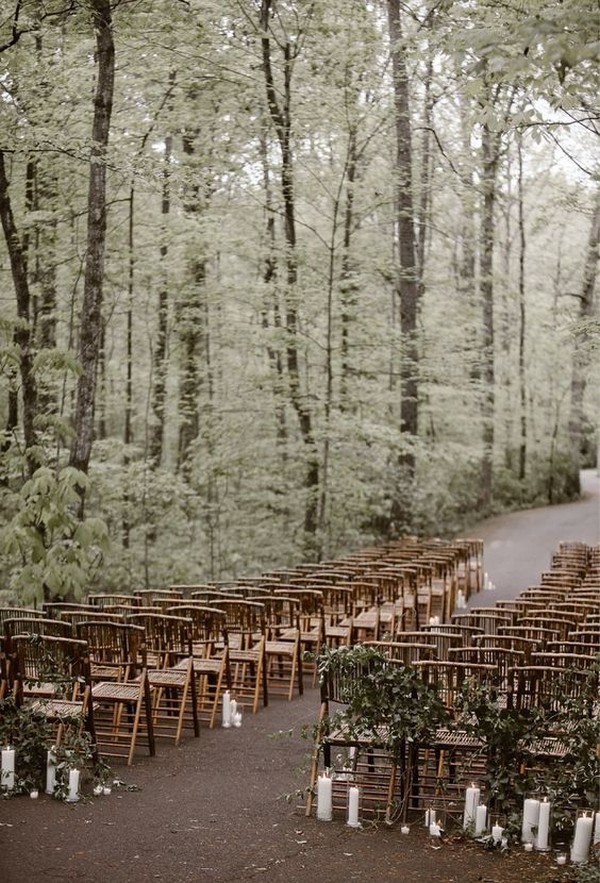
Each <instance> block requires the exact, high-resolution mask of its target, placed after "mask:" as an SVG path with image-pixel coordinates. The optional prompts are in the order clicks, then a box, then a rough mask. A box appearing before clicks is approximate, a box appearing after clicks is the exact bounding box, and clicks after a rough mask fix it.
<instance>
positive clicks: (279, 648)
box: [265, 641, 297, 656]
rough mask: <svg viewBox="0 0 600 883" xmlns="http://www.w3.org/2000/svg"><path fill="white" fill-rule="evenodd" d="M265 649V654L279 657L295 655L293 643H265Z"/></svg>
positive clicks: (295, 650)
mask: <svg viewBox="0 0 600 883" xmlns="http://www.w3.org/2000/svg"><path fill="white" fill-rule="evenodd" d="M265 648H266V651H267V653H272V654H277V655H280V656H286V655H290V656H291V655H293V654H294V653H297V649H296V644H295V643H294V642H293V641H267V643H266V645H265Z"/></svg>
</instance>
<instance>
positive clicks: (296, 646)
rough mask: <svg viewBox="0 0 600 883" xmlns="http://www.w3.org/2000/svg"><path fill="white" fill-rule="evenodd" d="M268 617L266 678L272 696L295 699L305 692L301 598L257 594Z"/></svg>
mask: <svg viewBox="0 0 600 883" xmlns="http://www.w3.org/2000/svg"><path fill="white" fill-rule="evenodd" d="M252 600H253V601H256V602H258V603H259V604H262V605H263V607H264V617H265V638H266V640H265V657H266V677H267V683H268V689H269V695H284V696H286V697H287V699H288V700H291V699H293V697H294V692H295V690H296V689H297V690H298V695H300V696H301V695H302V693H303V692H304V683H303V673H302V647H301V643H300V639H301V629H300V601H299V600H298V599H297V598H288V597H286V596H285V595H257V596H254V597H253V598H252Z"/></svg>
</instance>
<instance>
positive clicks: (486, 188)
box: [478, 125, 499, 511]
mask: <svg viewBox="0 0 600 883" xmlns="http://www.w3.org/2000/svg"><path fill="white" fill-rule="evenodd" d="M498 141H499V136H498V135H497V134H495V133H493V132H492V131H491V130H490V128H489V126H488V125H484V126H483V130H482V136H481V154H482V173H481V190H482V205H481V231H480V257H479V260H480V273H481V281H480V291H481V301H482V311H483V324H482V328H483V339H482V383H483V392H482V402H481V406H482V419H483V432H482V435H483V454H482V458H481V469H480V478H479V499H478V507H479V508H480V509H482V510H484V511H485V510H486V509H488V508H489V506H490V504H491V501H492V466H493V453H494V409H495V391H494V380H495V363H494V276H493V272H494V237H495V218H494V210H495V205H496V178H497V171H498Z"/></svg>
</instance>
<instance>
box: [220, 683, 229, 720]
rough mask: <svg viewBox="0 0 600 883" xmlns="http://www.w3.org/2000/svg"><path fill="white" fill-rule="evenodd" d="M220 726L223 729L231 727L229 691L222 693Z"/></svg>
mask: <svg viewBox="0 0 600 883" xmlns="http://www.w3.org/2000/svg"><path fill="white" fill-rule="evenodd" d="M221 724H222V726H224V727H225V728H227V727H230V726H231V694H230V692H229V690H225V692H224V693H223V707H222V709H221Z"/></svg>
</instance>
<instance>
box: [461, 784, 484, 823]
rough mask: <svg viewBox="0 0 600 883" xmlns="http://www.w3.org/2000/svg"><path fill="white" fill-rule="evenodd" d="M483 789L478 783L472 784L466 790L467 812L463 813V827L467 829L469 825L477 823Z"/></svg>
mask: <svg viewBox="0 0 600 883" xmlns="http://www.w3.org/2000/svg"><path fill="white" fill-rule="evenodd" d="M480 794H481V790H480V789H479V788H478V787H477V785H473V784H472V785H470V786H469V787H468V788H467V790H466V792H465V812H464V815H463V828H464V829H465V830H466V829H467V828H468V827H469V825H474V824H475V817H476V814H477V807H478V806H479V795H480Z"/></svg>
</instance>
